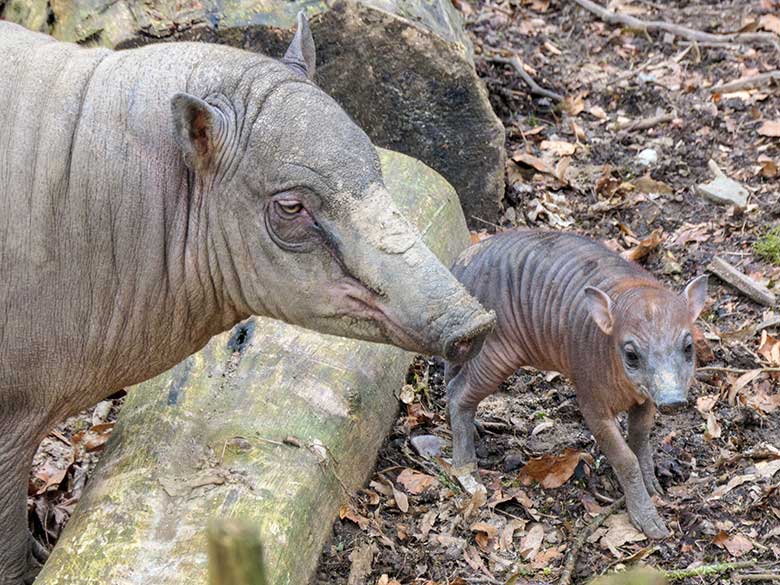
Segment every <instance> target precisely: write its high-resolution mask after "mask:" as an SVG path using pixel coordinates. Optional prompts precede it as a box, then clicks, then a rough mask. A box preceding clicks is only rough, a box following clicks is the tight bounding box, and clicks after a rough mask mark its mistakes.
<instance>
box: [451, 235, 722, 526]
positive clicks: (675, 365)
mask: <svg viewBox="0 0 780 585" xmlns="http://www.w3.org/2000/svg"><path fill="white" fill-rule="evenodd" d="M452 271H453V274H454V275H455V276H456V278H458V280H460V281H461V282H462V283H463V284H464V285H465V287H466V289H467V290H468V291H469V292H470V293H471V294H472V295H474V296H475V297H476V298H477V299H478V300H479V301H480V302H481V303H482V304H483V306H484V307H485V308H487V309H492V310H493V311H495V313H496V317H497V322H496V327H495V329H494V330H493V332H492V333H491V334H490V335H489V336H488V337H487V339H486V341H485V343H484V345H483V347H482V349H481V350H480V352H479V353H478V354H477V355H476V356H474V357H473V358H472V359H471V360H469V361H467V362H466V363H465V364H462V365H455V364H448V365H447V370H446V378H447V380H448V385H447V394H448V399H449V415H450V423H451V425H452V436H453V467H454V468H455V472H456V474H457V475H458V476H459V477H461V478H462V479H463V480H464V482H467V481H468V480H469V478H471V477H472V476H471V475H470V474H472V473H473V472H475V471H476V454H475V451H474V416H475V413H476V409H477V405H478V404H479V403H480V401H481V400H482V399H483V398H485V397H486V396H488V395H490V394H492V393H493V392H495V391H496V390H497V389H498V387H499V386H500V384H501V383H502V382H503V381H504V380H505V379H506V378H507V377H508V376H509V375H511V374H512V373H513V372H514V371H515V370H517V369H518V368H521V367H523V366H531V367H534V368H538V369H541V370H551V371H557V372H561V373H562V374H563V375H565V376H567V377H568V378H569V379H570V380H572V382H573V383H574V385H575V387H576V391H577V401H578V403H579V406H580V410H581V411H582V414H583V416H584V418H585V422H586V423H587V424H588V427H590V430H591V432H592V433H593V435H594V436H595V437H596V440H597V442H598V444H599V447H600V448H601V450H602V451H603V452H604V453H605V454H606V456H607V458H608V460H609V461H610V463H611V464H612V466H613V468H614V470H615V472H616V474H617V476H618V479H619V480H620V484H621V486H622V487H623V491H624V493H625V495H626V507H627V508H628V513H629V516H630V518H631V520H632V521H633V523H634V524H635V525H636V526H637V527H638V528H640V529H641V530H642V531H644V533H645V534H646V535H647V536H649V537H651V538H662V537H665V536H668V534H669V531H668V529H667V528H666V525H665V524H664V521H663V520H662V519H661V517H660V516H659V514H658V511H657V510H656V508H655V506H654V505H653V502H652V500H651V496H652V495H654V494H657V493H659V492H660V485H659V484H658V481H657V480H656V477H655V470H654V464H653V449H652V448H651V447H650V443H649V435H650V430H651V427H652V424H653V418H654V415H655V411H656V408H659V409H662V410H666V409H669V410H672V409H674V408H676V407H679V406H681V405H684V404H685V403H686V402H687V398H688V387H689V386H690V384H691V381H692V379H693V375H694V369H695V364H694V360H695V357H694V347H693V337H692V332H691V328H692V327H693V323H694V321H695V320H696V318H697V317H698V315H699V313H700V312H701V310H702V308H703V307H704V303H705V300H706V297H707V277H706V276H700V277H698V278H696V279H694V280H693V281H691V282H690V283H689V284H688V285H687V286H686V287H685V290H684V291H683V292H682V293H677V292H673V291H671V290H669V289H668V288H666V287H665V286H663V285H662V284H661V283H660V282H658V281H657V280H656V279H655V278H654V277H653V276H652V275H651V274H650V273H648V272H647V271H645V270H643V269H642V268H640V267H639V266H638V265H636V264H634V263H632V262H629V261H627V260H624V259H623V258H621V257H620V256H619V255H618V254H615V253H614V252H612V251H610V250H609V249H607V248H606V247H605V246H603V245H602V244H600V243H598V242H595V241H593V240H590V239H588V238H585V237H581V236H578V235H575V234H571V233H564V232H546V231H538V230H525V229H524V230H513V231H508V232H503V233H500V234H497V235H495V236H493V237H491V238H488V239H486V240H483V241H482V242H480V243H479V244H477V245H475V246H472V247H471V248H469V249H467V250H466V251H464V252H463V253H462V254H461V256H460V258H459V259H458V260H457V261H456V263H455V265H454V266H453V269H452ZM626 411H627V412H628V441H627V442H626V440H625V439H624V438H623V435H622V434H621V432H620V428H619V426H618V424H617V422H616V418H615V417H616V415H617V414H618V413H621V412H626ZM471 481H472V483H473V479H472V480H471Z"/></svg>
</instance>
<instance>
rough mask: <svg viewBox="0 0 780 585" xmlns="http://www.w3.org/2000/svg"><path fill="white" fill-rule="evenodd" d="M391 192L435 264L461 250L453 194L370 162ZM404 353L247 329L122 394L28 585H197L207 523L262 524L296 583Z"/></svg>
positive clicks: (267, 546) (283, 570) (305, 575)
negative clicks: (93, 463)
mask: <svg viewBox="0 0 780 585" xmlns="http://www.w3.org/2000/svg"><path fill="white" fill-rule="evenodd" d="M380 158H381V160H382V165H383V172H384V176H385V180H386V184H387V186H388V189H389V190H390V193H391V194H392V195H393V197H394V199H395V200H396V201H397V203H398V205H399V207H400V208H401V210H402V211H403V212H404V213H405V214H407V216H408V217H409V218H410V219H411V220H412V221H413V222H414V223H415V224H416V225H417V226H418V227H419V229H420V231H421V232H422V233H423V234H424V238H425V240H426V242H427V244H428V246H430V247H431V249H432V250H433V251H434V252H435V253H436V254H437V255H438V256H439V257H440V258H441V260H442V261H443V262H445V263H449V262H450V261H451V260H452V259H453V258H454V256H455V255H456V254H457V253H458V252H459V251H460V250H461V249H462V248H464V247H465V246H466V245H467V244H468V232H467V230H466V226H465V221H464V218H463V215H462V212H461V210H460V207H459V205H458V203H457V197H456V195H455V192H454V191H453V190H452V187H450V186H449V185H448V184H447V183H446V182H445V181H444V180H443V179H442V178H441V177H440V176H439V175H437V174H436V173H435V172H433V171H431V170H430V169H429V168H427V167H425V166H424V165H423V164H421V163H419V162H418V161H416V160H414V159H411V158H409V157H406V156H404V155H400V154H397V153H391V152H388V151H380ZM410 358H411V354H409V353H406V352H404V351H402V350H399V349H397V348H393V347H390V346H384V345H378V344H372V343H367V342H359V341H354V340H347V339H341V338H336V337H330V336H325V335H319V334H316V333H313V332H310V331H305V330H303V329H299V328H297V327H293V326H289V325H285V324H283V323H280V322H278V321H272V320H267V319H252V320H249V321H246V322H244V323H242V324H240V325H238V326H236V327H235V328H234V330H233V331H231V332H227V333H225V334H223V335H220V336H217V337H215V338H214V339H212V341H211V342H210V343H209V344H208V345H207V346H206V347H205V348H204V349H203V350H202V351H201V352H199V353H197V354H195V355H193V356H191V357H189V358H188V359H186V360H185V361H184V362H182V363H181V364H179V365H178V366H176V367H175V368H173V369H172V370H170V371H168V372H166V373H165V374H162V375H161V376H158V377H157V378H155V379H153V380H151V381H149V382H146V383H143V384H140V385H138V386H137V387H135V388H133V389H132V390H131V392H130V394H129V396H128V398H127V402H126V404H125V406H124V408H123V410H122V414H121V416H120V419H119V421H118V423H117V425H116V428H115V431H114V436H113V437H112V438H111V440H110V442H109V445H108V447H107V450H106V453H105V454H104V456H103V458H102V460H101V462H100V465H99V466H98V468H97V470H96V472H95V474H94V476H93V477H92V479H91V480H90V484H89V485H88V486H87V489H86V490H85V492H84V495H83V497H82V500H81V503H80V505H79V508H78V509H77V510H76V512H75V514H74V516H73V517H72V518H71V520H70V523H69V525H68V526H67V528H66V530H65V532H64V534H63V536H62V538H61V539H60V542H59V544H58V545H57V547H56V548H55V550H54V551H53V553H52V556H51V558H50V560H49V562H48V563H47V564H46V566H45V567H44V569H43V572H42V573H41V575H40V576H39V578H38V580H37V581H36V584H37V585H73V584H83V585H94V584H96V583H99V584H105V585H131V584H133V585H135V584H147V583H154V584H155V585H172V584H182V585H184V584H186V585H194V584H198V583H206V579H207V557H206V550H207V543H206V525H207V523H208V521H209V519H211V518H214V517H234V518H239V519H241V520H245V521H251V522H255V523H257V524H258V525H259V526H260V530H261V533H262V542H263V546H264V553H265V565H266V568H267V572H268V582H269V583H273V584H274V585H278V584H294V585H302V584H304V583H307V582H308V580H309V579H310V578H311V576H312V575H313V573H314V571H315V569H316V565H317V560H318V558H319V555H320V552H321V549H322V547H323V545H324V543H325V541H326V539H327V538H328V536H329V534H330V531H331V525H332V522H333V520H334V518H335V516H336V513H337V510H338V508H339V506H340V504H341V503H342V502H344V501H346V493H345V492H346V491H351V490H354V489H356V488H357V487H358V486H360V485H362V484H363V482H364V481H365V479H366V477H367V475H368V474H369V473H370V471H371V469H372V467H373V464H374V460H375V458H376V455H377V452H378V450H379V447H380V445H381V443H382V441H383V439H384V437H385V435H386V433H387V432H388V431H389V429H390V427H391V426H392V424H393V421H394V419H395V412H396V408H397V398H396V396H395V394H396V393H397V392H398V390H399V388H400V386H401V385H402V383H403V377H404V374H405V372H406V369H407V367H408V366H409V363H410Z"/></svg>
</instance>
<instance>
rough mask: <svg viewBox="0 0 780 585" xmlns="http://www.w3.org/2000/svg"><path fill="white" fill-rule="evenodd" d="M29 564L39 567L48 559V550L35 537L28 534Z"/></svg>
mask: <svg viewBox="0 0 780 585" xmlns="http://www.w3.org/2000/svg"><path fill="white" fill-rule="evenodd" d="M30 556H31V559H30V564H32V565H33V566H37V568H38V569H40V568H41V567H42V566H43V565H44V563H45V562H46V561H48V560H49V551H48V550H47V549H46V547H44V546H43V545H42V544H41V543H40V542H38V541H37V540H36V539H35V537H34V536H33V535H32V534H31V535H30Z"/></svg>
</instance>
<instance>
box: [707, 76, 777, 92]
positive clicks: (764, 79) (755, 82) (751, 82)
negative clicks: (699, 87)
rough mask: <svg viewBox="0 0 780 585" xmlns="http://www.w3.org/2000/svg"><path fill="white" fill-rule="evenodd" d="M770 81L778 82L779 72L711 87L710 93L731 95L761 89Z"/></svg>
mask: <svg viewBox="0 0 780 585" xmlns="http://www.w3.org/2000/svg"><path fill="white" fill-rule="evenodd" d="M772 81H777V82H780V71H770V72H769V73H761V74H760V75H751V76H750V77H743V78H741V79H736V80H734V81H731V82H729V83H724V84H722V85H716V86H715V87H711V88H710V91H711V92H712V93H731V92H732V91H739V90H741V89H753V88H755V87H761V86H762V85H766V84H768V83H771V82H772Z"/></svg>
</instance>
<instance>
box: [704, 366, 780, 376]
mask: <svg viewBox="0 0 780 585" xmlns="http://www.w3.org/2000/svg"><path fill="white" fill-rule="evenodd" d="M756 370H760V371H761V372H780V368H751V369H749V370H745V369H743V368H721V367H718V366H704V367H703V368H696V371H697V372H725V373H727V374H747V373H748V372H754V371H756Z"/></svg>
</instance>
